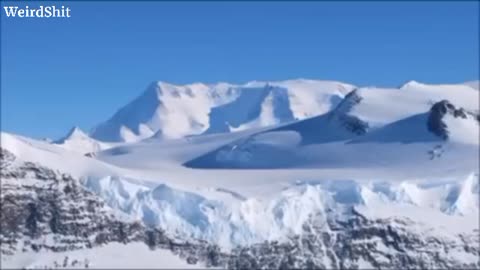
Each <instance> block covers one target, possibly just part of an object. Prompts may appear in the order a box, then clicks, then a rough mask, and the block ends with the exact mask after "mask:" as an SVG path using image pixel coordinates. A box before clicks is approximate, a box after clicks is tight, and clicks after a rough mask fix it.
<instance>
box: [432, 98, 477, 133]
mask: <svg viewBox="0 0 480 270" xmlns="http://www.w3.org/2000/svg"><path fill="white" fill-rule="evenodd" d="M446 115H451V116H453V117H454V118H461V119H467V118H469V117H471V118H473V119H476V120H477V121H478V122H480V114H475V113H473V112H469V111H467V110H465V109H463V108H457V107H455V105H453V104H452V103H450V102H449V101H448V100H442V101H439V102H437V103H435V104H433V106H432V108H431V109H430V113H429V117H428V122H427V127H428V130H429V131H430V132H432V133H433V134H435V135H437V136H438V137H440V138H442V139H444V140H446V139H448V137H449V130H448V127H447V124H445V122H444V120H443V119H444V117H445V116H446Z"/></svg>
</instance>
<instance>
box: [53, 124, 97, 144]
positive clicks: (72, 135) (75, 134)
mask: <svg viewBox="0 0 480 270" xmlns="http://www.w3.org/2000/svg"><path fill="white" fill-rule="evenodd" d="M77 138H90V137H89V136H88V135H87V133H85V132H84V131H83V130H81V129H80V128H79V127H78V126H73V127H72V128H71V129H70V131H68V133H67V135H65V136H64V137H62V138H60V139H58V140H56V141H55V142H54V143H56V144H61V143H64V142H65V141H68V140H72V139H77Z"/></svg>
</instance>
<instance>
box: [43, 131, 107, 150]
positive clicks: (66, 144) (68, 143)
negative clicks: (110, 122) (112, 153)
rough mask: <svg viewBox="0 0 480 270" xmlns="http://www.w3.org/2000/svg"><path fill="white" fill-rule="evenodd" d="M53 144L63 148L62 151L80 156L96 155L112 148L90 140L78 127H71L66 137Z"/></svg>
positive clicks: (103, 143)
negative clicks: (68, 151)
mask: <svg viewBox="0 0 480 270" xmlns="http://www.w3.org/2000/svg"><path fill="white" fill-rule="evenodd" d="M53 143H54V144H56V145H59V146H60V147H63V148H64V149H67V150H70V151H74V152H78V153H81V154H89V153H96V152H99V151H102V150H105V149H108V148H110V147H112V145H111V144H108V143H105V142H100V141H97V140H95V139H93V138H91V137H90V136H89V135H88V134H87V133H85V132H83V130H81V129H80V128H79V127H73V128H72V129H71V130H70V131H69V132H68V133H67V135H65V136H64V137H63V138H60V139H58V140H56V141H53Z"/></svg>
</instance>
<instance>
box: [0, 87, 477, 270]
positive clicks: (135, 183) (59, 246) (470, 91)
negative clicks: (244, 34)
mask: <svg viewBox="0 0 480 270" xmlns="http://www.w3.org/2000/svg"><path fill="white" fill-rule="evenodd" d="M479 94H480V92H479V91H478V90H477V89H475V88H473V87H471V86H469V85H466V84H458V85H427V84H422V83H419V82H415V81H411V82H408V83H406V84H404V85H403V86H401V87H400V88H377V87H354V86H351V85H349V84H344V83H338V82H325V81H311V80H291V81H283V82H250V83H247V84H244V85H240V86H239V85H231V84H226V83H220V84H215V85H204V84H192V85H186V86H174V85H170V84H166V83H154V84H153V85H152V86H151V87H149V89H148V90H147V91H146V92H145V93H144V94H143V95H142V96H140V97H139V98H137V99H136V100H134V101H133V102H132V103H130V104H129V105H127V106H126V107H124V108H122V109H121V110H120V111H119V112H117V113H116V114H115V115H114V116H113V117H112V118H111V119H110V120H108V121H107V122H104V123H103V124H100V125H99V126H98V127H97V128H96V129H94V131H93V132H92V134H91V136H89V135H87V134H85V133H83V132H82V131H81V130H79V129H73V130H72V131H71V132H69V134H68V135H67V136H66V137H65V138H63V139H61V140H58V141H55V142H53V143H51V142H48V141H41V140H34V139H30V138H26V137H23V136H18V135H15V134H9V133H5V132H2V133H1V138H0V142H1V148H0V149H1V152H0V160H1V164H0V165H1V169H2V170H1V171H0V172H1V173H2V174H1V177H2V181H1V185H2V193H1V194H0V199H1V204H0V205H1V206H2V208H1V211H2V212H1V213H2V219H1V221H0V222H1V228H2V230H1V231H0V240H1V241H2V246H1V248H2V249H1V250H0V252H2V254H1V255H2V256H1V259H2V261H1V263H2V265H5V266H7V267H13V268H18V267H32V268H35V267H37V268H39V267H40V268H42V267H59V266H60V267H73V268H83V267H87V266H88V267H94V268H102V267H106V268H112V267H129V268H135V267H147V268H149V267H153V268H162V267H165V268H175V267H179V268H195V267H199V268H203V267H216V268H231V269H251V268H254V269H257V268H268V269H280V268H286V269H291V268H297V269H298V268H309V269H310V268H320V269H345V268H349V269H359V268H360V269H365V268H369V269H371V268H376V269H398V268H402V269H405V268H414V269H448V268H451V269H458V268H462V269H465V268H469V269H472V268H475V269H476V268H480V260H479V258H480V249H479V248H478V246H479V244H480V243H479V239H480V238H479V237H480V231H479V229H478V228H479V226H480V224H479V220H480V219H479V203H480V201H479V197H480V188H479V187H480V178H479V167H478V164H479V162H480V157H479V155H478V153H479V151H480V148H479V147H480V146H479V145H480V143H479V140H480V138H479V136H480V132H479V129H480V123H479V121H480V117H479ZM190 135H195V136H190ZM104 140H105V141H115V143H112V142H108V143H106V142H104ZM85 153H95V154H87V155H85ZM97 255H101V256H102V258H99V256H97ZM157 258H158V259H157ZM139 260H140V261H139Z"/></svg>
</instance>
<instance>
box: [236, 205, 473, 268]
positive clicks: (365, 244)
mask: <svg viewBox="0 0 480 270" xmlns="http://www.w3.org/2000/svg"><path fill="white" fill-rule="evenodd" d="M414 225H415V223H414V222H413V221H411V220H408V219H397V218H390V219H374V220H372V219H367V218H366V217H364V216H362V215H361V214H360V213H358V212H357V211H356V210H355V209H354V208H353V209H352V215H351V217H350V218H349V219H348V220H345V221H339V220H329V222H328V227H329V229H327V228H326V227H325V226H324V224H322V223H320V222H317V221H316V220H315V218H312V220H311V222H310V223H308V224H304V226H303V227H304V228H303V229H304V232H303V234H301V235H295V236H292V237H291V238H290V239H289V240H288V241H286V242H283V243H279V242H265V243H262V244H257V245H253V246H250V247H241V248H237V249H235V250H234V251H233V255H232V256H231V257H230V259H229V261H228V267H229V268H232V269H366V268H367V269H478V268H479V267H480V261H479V259H477V260H476V261H475V262H473V263H465V262H462V259H460V258H456V257H455V256H450V257H449V256H446V254H448V253H449V252H452V253H453V254H455V252H458V251H461V252H466V253H467V254H469V255H471V256H472V257H473V258H480V247H479V239H478V237H479V232H478V231H477V232H476V233H475V234H472V235H458V238H456V239H449V238H443V237H434V236H431V235H422V233H420V232H416V231H415V230H412V229H411V228H412V227H413V226H414Z"/></svg>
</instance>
